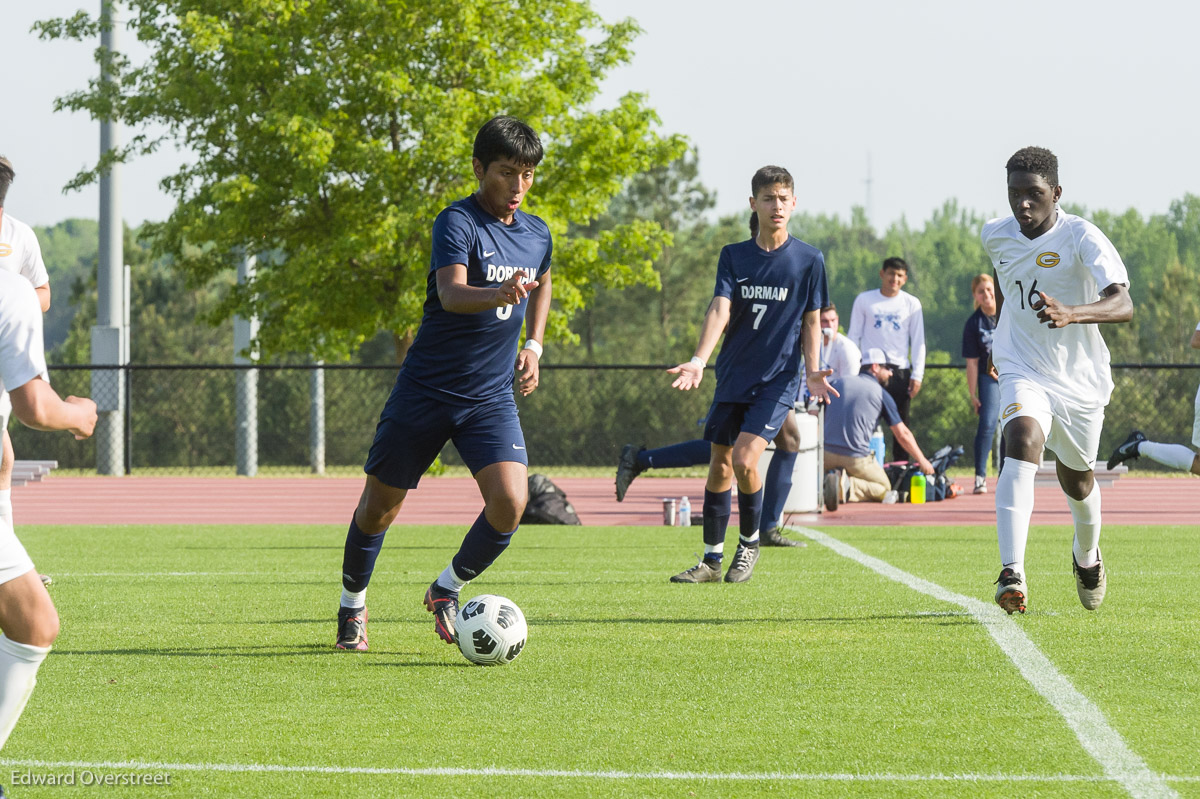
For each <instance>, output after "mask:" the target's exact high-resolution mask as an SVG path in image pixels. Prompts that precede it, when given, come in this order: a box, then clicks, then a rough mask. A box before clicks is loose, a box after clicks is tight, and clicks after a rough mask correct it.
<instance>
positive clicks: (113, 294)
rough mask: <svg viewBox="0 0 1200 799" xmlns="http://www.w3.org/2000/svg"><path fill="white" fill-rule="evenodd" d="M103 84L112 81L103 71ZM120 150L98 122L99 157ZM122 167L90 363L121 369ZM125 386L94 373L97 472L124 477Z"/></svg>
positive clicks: (111, 46)
mask: <svg viewBox="0 0 1200 799" xmlns="http://www.w3.org/2000/svg"><path fill="white" fill-rule="evenodd" d="M100 20H101V32H100V47H101V49H102V50H103V51H105V52H106V53H112V52H115V51H116V49H117V27H118V25H119V24H120V23H119V20H118V19H117V15H116V13H115V9H114V3H113V2H111V0H101V3H100ZM100 78H101V80H102V81H106V82H109V81H112V80H113V76H112V75H111V74H110V72H109V71H108V70H107V69H106V68H103V67H102V68H101V75H100ZM119 147H120V126H119V124H118V123H117V122H116V121H115V120H112V119H102V120H100V155H101V157H104V155H106V154H107V153H109V152H111V151H113V150H115V149H117V148H119ZM120 193H121V181H120V166H119V165H117V164H112V165H111V166H109V167H108V169H107V170H105V171H104V172H103V173H101V175H100V258H99V264H98V269H97V273H96V282H97V297H96V325H95V326H94V327H93V328H92V363H93V364H94V365H103V366H110V367H111V366H119V365H123V364H124V363H126V361H127V354H126V352H125V346H124V341H123V336H122V333H121V325H122V322H123V321H124V319H125V314H124V312H123V308H122V306H123V305H124V298H125V290H124V286H123V285H122V284H123V282H124V277H125V270H124V268H123V267H124V265H125V257H124V252H123V246H124V241H123V231H122V226H121V206H120ZM124 394H125V385H124V381H123V380H121V373H120V371H119V370H118V369H93V370H92V398H93V399H94V400H95V401H96V406H97V410H98V411H99V419H98V420H97V423H96V432H95V437H96V471H97V472H99V473H100V474H111V475H116V474H122V473H123V472H124V471H125V457H124V450H125V436H124V430H123V428H124V416H123V414H122V409H123V408H124Z"/></svg>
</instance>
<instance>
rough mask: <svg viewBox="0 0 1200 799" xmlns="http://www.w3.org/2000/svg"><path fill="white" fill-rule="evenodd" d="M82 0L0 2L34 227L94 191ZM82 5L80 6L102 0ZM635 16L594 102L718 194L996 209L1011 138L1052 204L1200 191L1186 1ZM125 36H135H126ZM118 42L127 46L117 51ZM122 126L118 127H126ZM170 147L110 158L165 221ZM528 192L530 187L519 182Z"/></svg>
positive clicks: (129, 211)
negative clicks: (783, 185)
mask: <svg viewBox="0 0 1200 799" xmlns="http://www.w3.org/2000/svg"><path fill="white" fill-rule="evenodd" d="M79 7H80V3H79V2H78V0H39V2H35V3H31V2H25V1H24V0H0V9H3V10H2V12H0V18H2V19H3V20H4V27H5V29H6V31H5V47H4V51H5V58H4V70H5V73H6V78H7V79H6V81H5V86H4V95H5V102H4V104H3V111H2V112H0V154H5V155H7V156H8V157H9V158H10V159H11V160H12V161H13V163H14V165H15V167H16V169H17V182H16V183H15V184H14V185H13V187H12V189H11V190H10V192H9V198H8V202H7V203H6V206H7V208H8V210H9V211H10V212H11V213H12V214H13V215H14V216H16V217H19V218H21V219H23V220H24V221H26V222H29V223H31V224H52V223H54V222H58V221H60V220H62V219H66V218H69V217H73V216H77V217H91V218H95V217H96V216H97V210H96V209H97V203H98V200H97V197H98V193H97V191H96V189H95V188H94V187H93V188H90V189H88V190H85V191H83V192H76V193H72V194H69V195H64V194H62V192H61V189H62V186H63V185H64V184H65V183H66V182H67V181H68V180H69V179H70V178H71V177H72V176H73V175H74V174H75V172H76V171H78V170H79V169H80V168H81V167H84V166H90V165H91V164H93V163H94V161H95V159H96V156H97V154H98V149H99V129H98V125H97V124H96V123H95V122H93V121H91V120H90V119H88V118H87V117H86V116H84V115H81V114H66V113H57V114H56V113H53V110H52V109H53V101H54V98H55V97H57V96H59V95H62V94H65V93H67V92H69V91H71V90H74V89H80V88H83V87H84V86H85V85H86V82H87V80H88V79H89V77H91V76H92V75H93V74H94V72H95V66H94V64H93V63H92V61H91V52H92V50H93V49H94V46H92V45H89V46H79V45H70V44H65V43H61V42H53V43H44V42H41V41H39V40H37V38H36V37H35V36H34V35H32V34H30V33H28V30H29V27H30V25H31V24H32V23H33V21H34V20H36V19H44V18H47V17H51V16H66V15H69V14H71V13H73V12H74V10H75V9H77V8H79ZM86 7H87V8H88V9H89V10H95V8H98V7H99V0H93V1H92V2H89V3H88V4H87V5H86ZM593 7H594V8H595V9H596V10H597V11H598V12H599V13H600V14H601V15H602V16H604V17H605V18H606V19H608V20H616V19H619V18H622V17H626V16H632V17H634V18H635V19H637V20H638V22H639V24H640V25H641V27H642V28H643V29H644V31H645V33H644V34H643V35H642V36H641V37H640V38H639V39H638V40H637V41H636V42H635V44H634V50H635V53H636V56H635V59H634V61H633V63H632V64H631V65H629V66H628V67H625V68H622V69H620V70H618V71H616V72H614V73H613V74H612V75H611V76H610V78H609V80H608V81H607V83H606V85H605V93H604V96H603V97H602V99H601V102H600V103H599V105H601V106H610V105H611V104H612V103H613V101H614V99H615V98H616V97H618V96H619V95H621V94H623V93H624V92H626V91H639V92H645V93H646V94H648V95H649V101H650V104H651V106H653V107H654V108H656V109H657V110H658V112H659V115H660V116H661V118H662V130H663V132H673V133H682V134H684V135H686V136H687V137H688V138H689V139H690V140H691V141H692V142H693V143H694V144H695V145H696V146H697V147H698V148H699V152H700V168H701V179H702V180H703V182H704V183H705V184H706V185H707V186H708V187H709V188H711V189H713V190H715V191H716V192H717V196H718V211H720V212H722V213H726V212H733V211H741V210H742V209H743V208H745V207H746V199H745V198H746V196H747V195H748V194H749V182H750V176H751V175H752V174H753V173H754V171H755V170H756V169H757V168H758V167H760V166H763V165H764V164H770V163H773V164H779V165H781V166H785V167H787V168H788V169H789V170H790V171H791V172H792V174H793V175H794V176H795V178H796V183H797V186H796V188H797V195H798V197H799V210H802V211H809V212H813V213H829V214H837V215H839V216H841V217H843V218H845V217H846V216H847V215H848V214H849V212H850V208H851V207H852V206H853V205H864V206H865V205H867V200H868V191H867V184H866V179H867V175H868V171H867V164H868V157H869V158H870V163H871V171H870V176H871V178H872V183H871V191H870V205H869V210H870V213H871V219H872V221H873V222H874V223H875V225H876V226H877V227H883V226H886V225H887V224H889V223H891V222H893V221H895V220H897V219H899V218H900V217H901V216H905V217H906V218H907V219H908V221H909V223H910V224H912V225H914V226H919V225H921V224H922V223H923V222H924V221H925V220H926V219H927V218H928V217H929V215H930V212H931V211H932V210H933V209H935V208H937V207H939V206H940V205H941V204H942V203H943V202H944V201H945V200H947V199H949V198H957V199H958V200H959V201H960V203H961V204H962V205H963V206H964V207H966V208H970V209H974V210H977V211H979V212H981V213H985V214H999V213H1007V208H1006V206H1005V197H1004V162H1005V161H1006V160H1007V158H1008V156H1009V155H1011V154H1012V152H1013V151H1015V150H1017V149H1018V148H1020V147H1022V146H1025V145H1028V144H1038V145H1041V146H1045V147H1049V148H1051V149H1052V150H1054V151H1055V152H1056V153H1057V154H1058V156H1059V159H1060V164H1061V166H1060V179H1061V182H1062V184H1063V186H1064V201H1069V202H1074V203H1081V204H1083V205H1086V206H1087V207H1089V208H1093V209H1094V208H1105V209H1110V210H1119V211H1123V210H1125V209H1127V208H1130V207H1133V208H1136V209H1138V210H1139V211H1140V212H1141V213H1143V214H1149V213H1160V212H1163V211H1165V210H1166V209H1167V207H1168V206H1169V204H1170V202H1171V201H1172V200H1174V199H1178V198H1180V197H1182V196H1183V195H1184V194H1185V193H1188V192H1191V193H1200V124H1198V123H1200V102H1198V101H1197V100H1196V87H1197V85H1200V48H1198V47H1196V46H1195V35H1196V31H1197V30H1200V4H1196V3H1188V2H1182V1H1180V2H1163V1H1162V0H1143V2H1140V3H1136V4H1135V3H1129V2H1127V0H1123V2H1113V1H1112V0H1092V1H1089V2H1084V1H1083V0H1061V1H1059V0H1045V2H1039V3H1021V4H1018V3H982V2H971V1H970V0H914V1H911V2H868V1H867V0H850V1H845V0H839V2H824V1H823V2H807V1H806V2H789V0H784V2H781V3H777V4H774V5H768V4H765V3H751V4H749V5H742V4H741V3H736V2H714V1H713V0H692V1H691V2H665V1H663V0H593ZM124 43H125V44H126V45H127V46H128V45H132V44H133V42H132V36H131V35H129V34H125V36H124ZM135 52H136V51H135ZM126 135H129V134H128V133H127V134H126ZM182 159H183V156H181V155H180V154H179V153H176V152H175V151H173V149H172V148H170V147H167V148H165V149H164V151H162V152H160V153H159V154H156V155H155V156H153V157H151V158H148V159H142V160H141V161H139V162H136V163H134V164H132V165H129V166H126V167H125V168H124V170H123V173H122V184H123V189H124V193H123V199H122V209H123V215H124V217H125V219H126V221H127V222H129V223H130V224H134V225H136V224H139V223H140V222H142V221H143V220H145V219H162V218H164V217H165V216H166V215H167V213H168V211H169V200H168V198H166V197H165V195H163V194H161V193H160V192H159V190H158V185H157V184H158V181H159V180H160V179H161V178H162V177H163V176H164V175H166V174H169V173H170V172H172V171H174V169H175V167H176V166H177V165H178V164H179V163H180V161H181V160H182ZM534 191H536V186H535V188H534Z"/></svg>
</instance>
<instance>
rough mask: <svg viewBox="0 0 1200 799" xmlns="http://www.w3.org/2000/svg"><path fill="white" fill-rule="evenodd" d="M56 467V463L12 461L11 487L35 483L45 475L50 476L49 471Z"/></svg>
mask: <svg viewBox="0 0 1200 799" xmlns="http://www.w3.org/2000/svg"><path fill="white" fill-rule="evenodd" d="M57 467H58V461H22V460H15V461H13V474H12V484H13V487H14V488H16V487H17V486H23V485H25V484H26V483H36V482H38V481H39V480H41V479H42V478H43V477H45V476H46V475H48V474H50V470H51V469H55V468H57Z"/></svg>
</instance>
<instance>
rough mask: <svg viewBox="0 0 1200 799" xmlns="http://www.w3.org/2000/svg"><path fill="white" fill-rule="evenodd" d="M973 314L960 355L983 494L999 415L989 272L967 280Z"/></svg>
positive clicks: (977, 486) (979, 490)
mask: <svg viewBox="0 0 1200 799" xmlns="http://www.w3.org/2000/svg"><path fill="white" fill-rule="evenodd" d="M971 294H972V296H973V297H974V298H975V313H973V314H971V316H970V318H968V319H967V324H966V326H965V327H964V328H963V345H962V354H963V357H964V358H966V359H967V391H969V392H970V394H971V408H972V409H973V410H974V411H975V413H976V415H978V416H979V427H978V428H976V430H975V493H976V494H986V493H987V458H988V452H990V451H991V449H992V439H993V438H994V437H995V434H996V423H997V421H998V420H999V414H1000V384H999V383H998V382H997V381H996V378H995V377H993V376H992V375H991V374H989V373H988V364H989V362H990V359H991V355H992V332H993V331H994V330H995V329H996V287H995V285H994V284H993V283H992V276H991V275H976V276H975V279H974V280H972V281H971Z"/></svg>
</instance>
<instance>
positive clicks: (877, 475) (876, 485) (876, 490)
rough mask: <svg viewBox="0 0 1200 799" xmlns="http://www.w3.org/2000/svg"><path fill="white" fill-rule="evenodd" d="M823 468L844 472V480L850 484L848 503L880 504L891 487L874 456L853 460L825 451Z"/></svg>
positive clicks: (846, 456)
mask: <svg viewBox="0 0 1200 799" xmlns="http://www.w3.org/2000/svg"><path fill="white" fill-rule="evenodd" d="M825 468H826V469H845V470H846V479H847V480H848V482H849V483H850V499H849V500H847V501H849V502H882V501H883V495H884V494H886V493H887V492H888V491H889V490H890V489H891V487H892V484H891V482H890V481H889V480H888V476H887V472H885V471H884V470H883V467H882V466H880V465H879V461H877V460H875V456H874V455H867V456H865V457H862V458H854V457H851V456H849V455H838V454H837V453H836V452H830V451H829V450H825Z"/></svg>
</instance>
